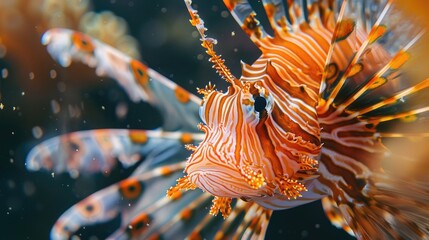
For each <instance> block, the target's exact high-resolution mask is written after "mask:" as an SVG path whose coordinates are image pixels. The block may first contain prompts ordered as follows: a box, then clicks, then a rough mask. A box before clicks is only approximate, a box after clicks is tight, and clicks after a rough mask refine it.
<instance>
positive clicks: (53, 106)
mask: <svg viewBox="0 0 429 240" xmlns="http://www.w3.org/2000/svg"><path fill="white" fill-rule="evenodd" d="M51 110H52V113H53V114H57V113H59V112H60V111H61V106H60V104H59V103H58V101H57V100H54V99H52V100H51Z"/></svg>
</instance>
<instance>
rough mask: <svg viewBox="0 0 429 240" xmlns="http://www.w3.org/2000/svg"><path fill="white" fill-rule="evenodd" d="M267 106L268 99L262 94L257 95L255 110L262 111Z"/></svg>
mask: <svg viewBox="0 0 429 240" xmlns="http://www.w3.org/2000/svg"><path fill="white" fill-rule="evenodd" d="M266 106H267V100H266V99H265V98H263V97H261V96H257V97H256V98H255V103H254V107H255V111H257V112H258V113H261V112H262V111H263V110H264V109H265V107H266Z"/></svg>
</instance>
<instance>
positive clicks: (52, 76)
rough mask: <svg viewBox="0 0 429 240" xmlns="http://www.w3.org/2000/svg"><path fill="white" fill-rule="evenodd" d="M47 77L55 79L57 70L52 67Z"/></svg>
mask: <svg viewBox="0 0 429 240" xmlns="http://www.w3.org/2000/svg"><path fill="white" fill-rule="evenodd" d="M49 77H50V78H52V79H55V78H56V77H57V71H55V70H54V69H52V70H51V71H49Z"/></svg>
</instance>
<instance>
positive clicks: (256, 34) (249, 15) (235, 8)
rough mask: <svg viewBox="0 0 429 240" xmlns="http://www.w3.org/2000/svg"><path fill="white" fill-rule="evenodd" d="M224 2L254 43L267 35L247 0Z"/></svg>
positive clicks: (228, 0) (226, 0) (227, 0)
mask: <svg viewBox="0 0 429 240" xmlns="http://www.w3.org/2000/svg"><path fill="white" fill-rule="evenodd" d="M224 3H225V5H226V7H227V8H228V10H229V11H230V12H231V15H232V16H233V17H234V19H235V21H236V22H237V23H238V24H239V25H240V26H241V28H242V29H243V31H244V32H245V33H246V34H247V35H248V36H249V37H250V39H251V40H252V41H253V42H254V43H255V44H256V45H258V42H259V41H260V39H263V38H266V37H269V35H268V34H267V32H266V31H265V29H264V27H263V26H262V25H261V24H260V22H259V20H258V19H257V18H256V13H255V11H253V8H252V6H251V5H250V4H249V2H248V1H247V0H239V1H235V0H224Z"/></svg>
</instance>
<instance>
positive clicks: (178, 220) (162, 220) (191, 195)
mask: <svg viewBox="0 0 429 240" xmlns="http://www.w3.org/2000/svg"><path fill="white" fill-rule="evenodd" d="M157 166H158V167H156V168H152V167H153V166H151V167H148V168H146V171H143V172H141V173H140V174H139V175H138V176H135V177H131V178H128V179H126V180H123V181H121V182H119V183H118V184H115V185H112V186H110V187H108V188H106V189H103V190H101V191H99V192H96V193H94V194H92V195H91V196H89V197H87V198H86V199H84V200H83V201H81V202H79V203H78V204H76V205H75V206H73V207H71V208H70V209H69V210H67V211H66V212H65V213H64V214H63V215H62V216H61V217H60V218H59V219H58V221H57V222H56V224H55V225H54V227H53V229H52V231H51V238H53V239H65V238H70V237H71V236H72V235H73V234H74V233H75V232H76V231H78V230H79V229H80V228H82V227H85V226H90V225H93V224H100V223H102V222H106V221H109V220H111V219H113V218H114V217H116V216H117V215H118V214H121V219H122V221H121V222H122V223H121V226H120V228H119V229H118V230H116V231H115V232H114V233H112V235H111V236H110V237H109V238H108V239H160V238H161V239H171V238H179V239H185V238H188V239H203V238H206V239H224V238H230V237H238V238H240V237H246V239H263V236H264V234H265V231H266V228H267V226H268V221H269V218H270V216H271V211H270V210H266V209H264V208H262V207H260V206H258V205H257V204H255V203H252V202H244V201H243V200H237V202H236V203H235V204H234V205H233V208H232V213H231V216H230V217H229V218H228V219H227V220H223V219H222V218H221V217H220V216H217V217H215V216H211V215H209V214H208V210H207V209H208V208H209V207H210V205H211V201H210V200H211V195H210V194H208V193H203V192H201V191H189V192H184V193H181V192H178V193H176V194H174V195H173V196H172V198H168V197H167V196H165V192H163V191H159V189H166V188H168V186H171V185H172V184H174V182H175V180H176V179H177V178H178V176H181V175H182V174H183V173H182V172H181V171H182V169H183V168H184V166H185V161H178V162H177V161H176V163H172V164H169V165H162V164H161V165H157Z"/></svg>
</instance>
